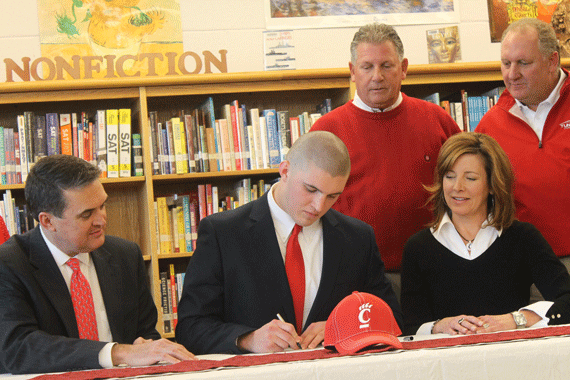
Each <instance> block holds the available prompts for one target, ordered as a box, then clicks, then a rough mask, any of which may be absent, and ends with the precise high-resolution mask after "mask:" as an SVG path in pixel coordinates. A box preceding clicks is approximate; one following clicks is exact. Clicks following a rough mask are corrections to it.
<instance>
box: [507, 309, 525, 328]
mask: <svg viewBox="0 0 570 380" xmlns="http://www.w3.org/2000/svg"><path fill="white" fill-rule="evenodd" d="M511 314H512V315H513V318H514V320H515V323H516V324H517V329H524V328H526V318H525V316H524V314H523V313H521V312H520V311H513V312H512V313H511Z"/></svg>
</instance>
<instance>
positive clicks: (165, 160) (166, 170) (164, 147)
mask: <svg viewBox="0 0 570 380" xmlns="http://www.w3.org/2000/svg"><path fill="white" fill-rule="evenodd" d="M158 126H159V127H160V129H159V131H160V135H159V136H160V149H161V152H162V154H161V155H160V159H161V170H162V174H170V158H169V157H170V155H169V154H168V131H167V130H166V123H164V128H163V124H162V123H158Z"/></svg>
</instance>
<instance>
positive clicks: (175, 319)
mask: <svg viewBox="0 0 570 380" xmlns="http://www.w3.org/2000/svg"><path fill="white" fill-rule="evenodd" d="M176 290H177V288H176V273H175V272H174V264H170V294H171V297H172V298H171V302H172V330H176V324H177V323H178V297H177V295H176V293H177V291H176Z"/></svg>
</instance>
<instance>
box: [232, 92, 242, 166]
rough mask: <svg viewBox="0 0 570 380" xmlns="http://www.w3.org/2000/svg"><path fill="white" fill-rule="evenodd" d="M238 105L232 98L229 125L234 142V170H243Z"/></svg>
mask: <svg viewBox="0 0 570 380" xmlns="http://www.w3.org/2000/svg"><path fill="white" fill-rule="evenodd" d="M238 109H239V105H238V102H237V100H234V101H233V102H232V104H231V105H230V117H231V119H230V120H231V123H232V124H231V125H232V136H233V139H234V140H233V144H234V156H235V163H236V169H235V170H243V169H244V167H243V156H242V150H241V146H242V142H241V136H242V134H243V132H241V133H240V126H239V124H240V123H239V115H238Z"/></svg>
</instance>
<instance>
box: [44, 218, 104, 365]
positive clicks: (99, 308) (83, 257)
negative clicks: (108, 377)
mask: <svg viewBox="0 0 570 380" xmlns="http://www.w3.org/2000/svg"><path fill="white" fill-rule="evenodd" d="M40 231H41V233H42V237H43V238H44V241H45V242H46V245H47V246H48V248H49V250H50V252H51V254H52V256H53V259H54V260H55V263H56V264H57V266H58V268H59V270H60V271H61V274H62V275H63V279H64V280H65V283H66V284H67V289H68V290H69V289H70V284H71V275H72V274H73V269H71V268H70V267H69V265H67V260H69V259H70V257H69V256H68V255H66V254H65V253H64V252H63V251H62V250H61V249H59V248H58V247H56V246H55V245H54V244H53V243H52V242H51V241H49V239H47V238H46V235H45V233H44V230H43V227H41V226H40ZM75 257H76V258H77V259H78V260H79V268H80V269H81V272H82V273H83V275H84V276H85V278H86V279H87V281H88V282H89V287H90V288H91V294H92V296H93V306H94V308H95V318H96V319H97V332H98V334H99V341H100V342H110V343H109V344H106V345H105V347H103V349H102V350H101V351H99V364H100V365H101V367H103V368H112V367H113V359H112V357H111V349H112V348H113V345H115V343H112V342H113V335H112V334H111V328H110V327H109V319H108V318H107V310H106V309H105V303H104V302H103V295H102V294H101V288H100V287H99V278H98V277H97V271H96V270H95V265H94V264H93V260H91V255H90V254H89V253H88V252H84V253H80V254H78V255H76V256H75ZM70 294H71V291H70Z"/></svg>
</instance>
